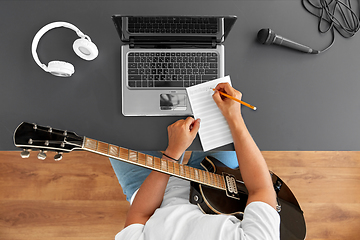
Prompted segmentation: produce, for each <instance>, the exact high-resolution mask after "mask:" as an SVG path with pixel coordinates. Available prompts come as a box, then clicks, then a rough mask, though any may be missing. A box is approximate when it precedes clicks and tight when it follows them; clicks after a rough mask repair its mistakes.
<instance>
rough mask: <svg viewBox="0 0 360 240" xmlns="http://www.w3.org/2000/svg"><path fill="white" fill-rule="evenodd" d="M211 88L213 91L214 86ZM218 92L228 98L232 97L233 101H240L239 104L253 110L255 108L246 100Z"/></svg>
mask: <svg viewBox="0 0 360 240" xmlns="http://www.w3.org/2000/svg"><path fill="white" fill-rule="evenodd" d="M211 89H212V90H214V91H216V89H215V88H211ZM219 93H220V94H221V95H223V96H225V97H227V98H230V99H232V100H234V101H237V102H239V103H241V104H242V105H244V106H247V107H249V108H251V109H252V110H254V111H255V110H256V107H254V106H253V105H250V104H248V103H246V102H244V101H241V100H240V99H237V98H234V97H232V96H230V95H228V94H226V93H223V92H220V91H219Z"/></svg>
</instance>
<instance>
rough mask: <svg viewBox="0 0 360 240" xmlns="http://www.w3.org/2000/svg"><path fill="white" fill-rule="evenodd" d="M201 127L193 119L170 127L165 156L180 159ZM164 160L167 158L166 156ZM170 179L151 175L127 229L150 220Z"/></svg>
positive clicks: (135, 201) (126, 222)
mask: <svg viewBox="0 0 360 240" xmlns="http://www.w3.org/2000/svg"><path fill="white" fill-rule="evenodd" d="M199 127H200V120H194V119H193V118H191V117H188V118H187V119H185V120H179V121H177V122H175V123H174V124H172V125H170V126H169V127H168V138H169V139H168V147H167V149H166V150H165V154H166V155H168V156H169V157H172V158H175V159H179V158H180V157H181V155H182V153H183V152H185V150H186V149H187V148H188V147H189V146H190V145H191V143H192V142H193V140H194V138H195V137H196V134H197V131H198V130H199ZM164 158H166V157H165V156H164ZM134 177H136V176H134ZM169 177H170V176H169V175H167V174H164V173H161V172H157V171H152V172H151V173H150V174H149V176H148V177H147V178H146V179H145V181H144V182H143V184H142V185H141V187H140V189H139V191H138V193H137V194H136V196H135V199H134V201H133V203H132V205H131V206H130V209H129V211H128V214H127V217H126V221H125V227H127V226H129V225H131V224H134V223H140V224H145V223H146V222H147V221H148V220H149V218H150V217H151V216H152V215H153V214H154V212H155V210H156V209H157V208H159V207H160V205H161V203H162V200H163V197H164V193H165V189H166V185H167V183H168V181H169Z"/></svg>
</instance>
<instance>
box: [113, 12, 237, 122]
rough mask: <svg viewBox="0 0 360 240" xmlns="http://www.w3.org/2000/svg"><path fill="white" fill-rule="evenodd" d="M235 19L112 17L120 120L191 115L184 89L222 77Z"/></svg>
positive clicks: (229, 17)
mask: <svg viewBox="0 0 360 240" xmlns="http://www.w3.org/2000/svg"><path fill="white" fill-rule="evenodd" d="M236 19H237V17H236V16H142V15H141V16H139V15H131V16H130V15H126V16H125V15H114V16H112V20H113V22H114V24H115V27H116V30H117V32H118V34H119V36H120V40H121V41H122V42H123V45H122V46H121V53H120V59H121V89H122V113H123V115H125V116H176V115H180V116H184V115H192V111H191V106H190V103H189V100H188V97H187V95H186V90H185V88H186V87H189V86H193V85H196V84H199V83H203V82H206V81H210V80H213V79H217V78H220V77H223V76H224V74H225V73H224V45H223V44H222V43H223V42H224V41H225V38H226V37H227V36H228V34H229V32H230V29H231V28H232V26H233V25H234V23H235V21H236Z"/></svg>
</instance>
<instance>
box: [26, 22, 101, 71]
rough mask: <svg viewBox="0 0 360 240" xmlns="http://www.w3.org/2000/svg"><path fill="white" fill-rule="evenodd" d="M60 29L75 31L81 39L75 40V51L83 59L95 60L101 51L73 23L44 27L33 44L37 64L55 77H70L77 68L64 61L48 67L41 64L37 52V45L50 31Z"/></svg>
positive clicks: (50, 24)
mask: <svg viewBox="0 0 360 240" xmlns="http://www.w3.org/2000/svg"><path fill="white" fill-rule="evenodd" d="M58 27H65V28H70V29H72V30H74V31H75V32H76V34H77V35H78V36H79V37H80V38H79V39H76V40H75V42H74V44H73V49H74V51H75V53H76V54H77V55H78V56H79V57H81V58H82V59H85V60H88V61H90V60H93V59H95V58H96V57H97V56H98V54H99V51H98V49H97V47H96V45H95V44H94V43H93V42H91V39H90V37H89V36H87V35H85V34H84V33H82V32H81V31H80V29H78V28H77V27H75V26H74V25H72V24H71V23H67V22H53V23H49V24H48V25H46V26H44V27H42V28H41V29H40V30H39V31H38V32H37V33H36V35H35V37H34V39H33V41H32V44H31V52H32V56H33V58H34V60H35V62H36V63H37V64H38V65H39V66H40V67H41V68H42V69H44V71H45V72H49V73H51V74H53V75H55V76H59V77H70V76H71V75H72V74H73V73H74V72H75V68H74V66H73V65H72V64H71V63H68V62H63V61H51V62H49V64H48V66H46V65H45V64H43V63H41V62H40V60H39V57H38V55H37V52H36V49H37V45H38V43H39V41H40V38H41V37H42V36H43V35H44V34H45V33H46V32H48V31H49V30H51V29H54V28H58Z"/></svg>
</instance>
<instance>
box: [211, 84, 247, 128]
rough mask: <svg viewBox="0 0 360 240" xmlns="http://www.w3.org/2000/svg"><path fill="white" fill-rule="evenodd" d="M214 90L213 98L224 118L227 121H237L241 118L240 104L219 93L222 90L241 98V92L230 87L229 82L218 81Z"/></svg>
mask: <svg viewBox="0 0 360 240" xmlns="http://www.w3.org/2000/svg"><path fill="white" fill-rule="evenodd" d="M215 90H216V91H215V93H214V94H213V99H214V101H215V103H216V105H217V106H218V108H219V109H220V111H221V113H222V114H223V115H224V117H225V119H226V120H227V121H228V122H229V123H230V121H238V120H239V119H241V118H242V117H241V104H240V103H239V102H236V101H234V100H232V99H230V98H227V97H224V96H222V95H221V94H220V93H219V92H223V93H226V94H228V95H230V96H232V97H235V98H237V99H239V100H241V96H242V94H241V92H239V91H237V90H236V89H234V88H233V87H231V86H230V84H229V83H219V84H218V85H217V86H216V88H215Z"/></svg>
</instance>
